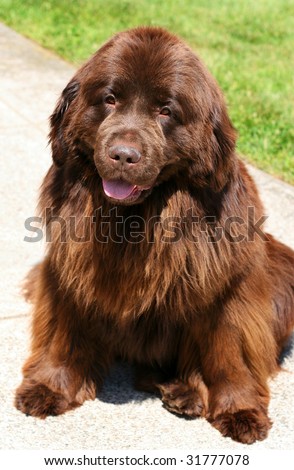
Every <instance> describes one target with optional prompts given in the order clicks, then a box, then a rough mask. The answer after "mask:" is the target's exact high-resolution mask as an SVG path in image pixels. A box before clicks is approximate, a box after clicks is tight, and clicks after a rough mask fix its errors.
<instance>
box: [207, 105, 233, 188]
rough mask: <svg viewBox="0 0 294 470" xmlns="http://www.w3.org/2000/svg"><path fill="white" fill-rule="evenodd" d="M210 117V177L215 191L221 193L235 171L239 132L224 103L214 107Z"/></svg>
mask: <svg viewBox="0 0 294 470" xmlns="http://www.w3.org/2000/svg"><path fill="white" fill-rule="evenodd" d="M210 117H211V123H212V136H211V146H212V148H211V150H212V158H213V169H212V171H211V173H210V175H209V179H210V181H209V183H210V186H211V188H212V189H213V190H214V191H216V192H219V191H221V190H222V189H223V188H224V186H225V185H226V183H227V181H228V179H229V178H230V176H231V175H232V172H233V171H234V166H235V163H236V156H235V146H236V139H237V132H236V131H235V129H234V127H233V125H232V123H231V121H230V118H229V116H228V113H227V110H226V107H225V105H224V104H223V103H220V104H218V105H216V106H215V107H214V109H213V112H212V113H211V116H210Z"/></svg>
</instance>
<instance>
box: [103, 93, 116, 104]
mask: <svg viewBox="0 0 294 470" xmlns="http://www.w3.org/2000/svg"><path fill="white" fill-rule="evenodd" d="M104 102H105V103H106V104H109V105H110V106H115V96H114V95H111V94H109V95H106V96H105V98H104Z"/></svg>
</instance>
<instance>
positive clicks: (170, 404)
mask: <svg viewBox="0 0 294 470" xmlns="http://www.w3.org/2000/svg"><path fill="white" fill-rule="evenodd" d="M159 390H160V392H161V395H162V401H163V404H164V406H165V408H166V409H167V410H168V411H171V412H172V413H176V414H180V415H185V416H188V417H190V418H197V417H198V416H204V415H205V413H206V410H205V406H204V402H203V400H202V398H201V396H200V394H199V393H198V391H197V390H195V389H193V388H192V387H191V386H190V385H188V384H186V383H185V382H182V381H181V380H175V381H173V382H168V383H165V384H162V385H160V386H159Z"/></svg>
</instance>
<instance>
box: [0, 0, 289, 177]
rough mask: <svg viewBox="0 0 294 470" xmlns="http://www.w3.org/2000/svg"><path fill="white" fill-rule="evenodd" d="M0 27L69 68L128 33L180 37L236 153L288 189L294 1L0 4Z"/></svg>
mask: <svg viewBox="0 0 294 470" xmlns="http://www.w3.org/2000/svg"><path fill="white" fill-rule="evenodd" d="M0 20H2V21H3V22H4V23H6V24H7V25H9V26H11V27H12V28H14V29H15V30H16V31H19V32H20V33H22V34H24V35H26V36H28V37H30V38H32V39H34V40H36V41H38V42H39V43H40V44H42V45H43V46H45V47H47V48H49V49H52V50H53V51H55V52H56V53H57V54H59V55H60V56H61V57H63V58H65V59H67V60H68V61H70V62H73V63H74V64H76V65H79V64H80V63H81V62H83V61H84V60H85V59H87V58H88V57H89V55H90V54H91V53H93V52H94V51H95V50H96V49H97V48H98V47H99V46H100V45H101V43H103V42H104V41H105V40H106V39H107V38H108V37H109V36H111V35H112V34H113V33H115V32H117V31H120V30H123V29H126V28H129V27H132V26H137V25H140V24H145V25H158V26H164V27H166V28H168V29H170V30H171V31H173V32H175V33H177V34H179V35H180V36H182V37H183V38H184V39H185V40H186V41H187V42H188V43H189V44H190V46H191V47H192V48H193V49H195V50H196V51H197V52H198V53H199V55H200V56H201V57H202V58H203V59H204V61H205V63H206V64H207V65H208V67H209V68H210V70H211V71H212V73H213V74H214V75H215V76H216V78H217V79H218V81H219V83H220V85H221V87H222V89H223V91H224V93H225V95H226V98H227V103H228V106H229V112H230V116H231V118H232V121H233V123H234V125H235V127H236V128H237V130H238V132H239V141H238V151H239V153H240V154H241V155H242V156H244V158H245V159H247V160H248V161H250V162H252V163H254V164H255V165H256V166H258V167H259V168H262V169H263V170H265V171H267V172H269V173H272V174H274V175H276V176H278V177H280V178H282V179H284V180H285V181H288V182H289V183H292V184H294V99H293V90H294V0H166V1H162V0H84V1H83V0H75V1H71V0H47V1H46V0H45V1H41V0H0Z"/></svg>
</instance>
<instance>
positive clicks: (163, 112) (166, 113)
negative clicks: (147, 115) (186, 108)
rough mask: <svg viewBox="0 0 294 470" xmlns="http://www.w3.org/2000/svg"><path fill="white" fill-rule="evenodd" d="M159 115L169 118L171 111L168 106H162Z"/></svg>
mask: <svg viewBox="0 0 294 470" xmlns="http://www.w3.org/2000/svg"><path fill="white" fill-rule="evenodd" d="M159 115H160V116H167V117H168V116H170V115H171V110H170V108H169V107H168V106H164V107H163V108H161V110H160V111H159Z"/></svg>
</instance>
